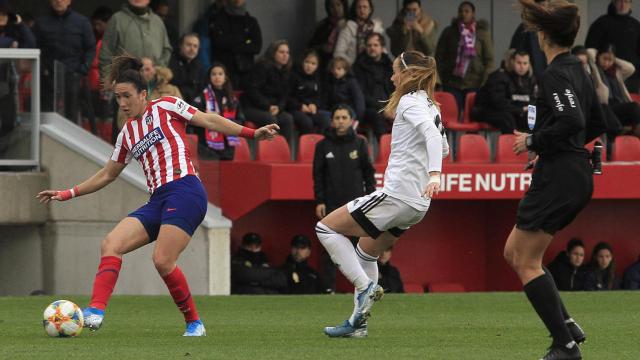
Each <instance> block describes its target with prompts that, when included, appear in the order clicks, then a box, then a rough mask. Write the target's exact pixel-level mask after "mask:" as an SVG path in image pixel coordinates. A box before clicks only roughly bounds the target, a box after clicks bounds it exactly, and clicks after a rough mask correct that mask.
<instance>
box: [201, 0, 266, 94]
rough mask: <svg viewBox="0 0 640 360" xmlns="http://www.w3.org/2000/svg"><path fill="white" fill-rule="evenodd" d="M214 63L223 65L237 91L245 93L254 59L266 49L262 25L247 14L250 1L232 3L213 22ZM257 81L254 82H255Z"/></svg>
mask: <svg viewBox="0 0 640 360" xmlns="http://www.w3.org/2000/svg"><path fill="white" fill-rule="evenodd" d="M209 29H210V30H209V31H210V32H209V34H210V35H209V37H210V39H211V60H212V61H218V62H221V63H223V64H224V65H225V66H226V67H227V69H229V73H230V75H231V79H232V80H233V81H234V83H233V87H234V88H236V89H244V85H245V82H246V85H249V84H248V80H247V76H248V75H249V73H250V71H251V69H252V68H253V58H254V57H255V56H256V55H257V54H259V53H260V50H261V49H262V33H261V31H260V26H259V25H258V21H257V20H256V18H254V17H253V16H251V15H249V13H248V12H247V10H246V0H229V1H228V3H227V5H225V7H224V9H222V11H220V12H219V13H218V14H217V15H216V16H215V17H213V18H212V19H211V22H210V24H209ZM251 81H253V79H251Z"/></svg>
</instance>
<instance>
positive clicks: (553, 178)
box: [516, 152, 593, 235]
mask: <svg viewBox="0 0 640 360" xmlns="http://www.w3.org/2000/svg"><path fill="white" fill-rule="evenodd" d="M592 194H593V171H592V168H591V163H590V162H589V159H588V154H587V153H570V152H564V153H559V154H554V155H553V156H550V157H545V158H543V157H540V159H539V160H538V162H537V163H536V166H535V169H534V171H533V176H532V179H531V187H529V190H528V191H527V192H526V194H525V195H524V198H523V199H522V200H521V201H520V205H519V206H518V213H517V215H516V227H517V228H518V229H520V230H528V231H538V230H542V231H544V232H545V233H548V234H551V235H553V234H555V233H556V232H557V231H559V230H562V229H563V228H564V227H565V226H567V225H569V224H570V223H571V222H572V221H573V219H575V217H576V216H577V215H578V213H579V212H580V211H582V209H584V207H585V206H587V203H588V202H589V200H591V195H592Z"/></svg>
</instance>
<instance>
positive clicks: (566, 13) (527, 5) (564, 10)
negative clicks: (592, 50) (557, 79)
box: [519, 0, 580, 47]
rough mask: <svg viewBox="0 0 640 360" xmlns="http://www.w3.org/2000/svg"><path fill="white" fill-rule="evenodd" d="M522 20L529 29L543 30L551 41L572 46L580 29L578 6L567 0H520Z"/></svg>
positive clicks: (564, 45)
mask: <svg viewBox="0 0 640 360" xmlns="http://www.w3.org/2000/svg"><path fill="white" fill-rule="evenodd" d="M519 1H520V5H522V21H523V22H524V24H525V27H526V28H527V30H529V31H542V32H544V33H545V35H546V36H547V37H548V38H549V39H550V41H551V43H553V44H555V45H557V46H561V47H571V45H573V42H574V41H575V39H576V35H578V30H579V29H580V15H579V14H578V11H579V9H578V6H577V5H575V4H572V3H569V2H567V1H566V0H550V1H548V2H546V3H544V4H542V3H541V4H538V3H536V2H535V1H534V0H519Z"/></svg>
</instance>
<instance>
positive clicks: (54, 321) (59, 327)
mask: <svg viewBox="0 0 640 360" xmlns="http://www.w3.org/2000/svg"><path fill="white" fill-rule="evenodd" d="M42 324H43V325H44V331H45V332H46V333H47V335H49V336H51V337H71V336H78V335H80V333H81V332H82V326H84V317H83V316H82V309H80V308H79V307H78V305H76V304H74V303H72V302H71V301H69V300H58V301H54V302H52V303H51V304H50V305H49V306H47V308H46V309H44V320H42Z"/></svg>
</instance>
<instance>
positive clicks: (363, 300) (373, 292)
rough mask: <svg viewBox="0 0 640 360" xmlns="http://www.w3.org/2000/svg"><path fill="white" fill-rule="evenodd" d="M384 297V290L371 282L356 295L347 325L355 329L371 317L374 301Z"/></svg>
mask: <svg viewBox="0 0 640 360" xmlns="http://www.w3.org/2000/svg"><path fill="white" fill-rule="evenodd" d="M383 296H384V289H383V288H382V286H380V285H378V284H375V283H374V282H373V281H372V282H370V283H369V286H367V288H366V289H365V290H364V291H362V292H360V293H358V295H357V297H356V299H357V300H356V308H355V309H354V311H353V315H351V317H350V318H349V323H350V324H353V325H354V326H355V327H357V326H358V325H359V324H361V323H363V322H366V321H367V319H368V318H369V316H371V313H370V312H371V307H373V304H374V303H375V302H376V301H379V300H380V299H382V297H383Z"/></svg>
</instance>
